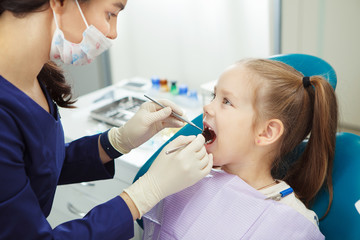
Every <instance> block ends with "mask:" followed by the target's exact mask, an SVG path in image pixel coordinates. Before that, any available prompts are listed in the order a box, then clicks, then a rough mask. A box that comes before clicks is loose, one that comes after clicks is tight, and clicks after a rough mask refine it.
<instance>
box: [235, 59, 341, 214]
mask: <svg viewBox="0 0 360 240" xmlns="http://www.w3.org/2000/svg"><path fill="white" fill-rule="evenodd" d="M238 64H241V65H243V66H245V67H246V68H247V69H249V70H250V71H251V72H252V73H253V74H254V76H255V77H254V78H253V86H254V88H255V94H254V99H253V104H254V109H255V112H256V113H255V119H254V126H256V124H258V123H259V122H260V121H262V120H266V119H279V120H281V121H282V123H283V125H284V133H283V135H282V136H281V138H280V140H279V144H278V146H279V148H278V149H277V151H276V152H275V159H274V162H273V167H272V174H273V177H280V178H282V179H284V180H285V181H286V182H287V183H288V184H289V185H290V186H291V187H292V188H293V189H294V192H295V193H296V195H297V196H298V197H299V198H300V199H301V200H302V201H303V202H304V204H305V205H306V206H307V207H310V205H311V202H312V200H313V199H314V197H315V196H316V194H317V193H318V192H319V190H320V189H321V187H322V186H323V185H326V187H327V189H328V191H329V204H328V209H327V211H326V213H325V215H324V216H326V214H327V213H328V211H329V209H330V206H331V203H332V198H333V187H332V175H331V173H332V167H333V159H334V153H335V138H336V131H337V123H338V107H337V100H336V96H335V92H334V89H333V88H332V86H331V85H330V84H329V82H328V81H326V80H325V79H324V78H323V77H321V76H311V77H310V83H311V85H310V86H308V87H305V86H304V85H303V77H304V76H303V74H302V73H300V72H298V71H297V70H295V69H294V68H292V67H291V66H289V65H287V64H284V63H282V62H278V61H273V60H267V59H245V60H242V61H240V62H239V63H238ZM308 136H309V139H308V142H307V144H306V147H305V150H304V152H303V153H302V155H301V156H300V158H299V159H298V160H296V161H295V163H293V164H292V165H291V166H290V167H289V168H287V170H286V172H285V173H284V172H283V173H282V174H281V170H282V169H284V166H285V169H286V164H288V163H287V161H286V160H285V159H286V158H285V157H286V156H287V155H288V154H289V153H290V152H291V151H293V150H294V149H295V147H296V146H298V145H299V144H300V143H301V142H302V141H303V140H304V139H306V138H307V137H308Z"/></svg>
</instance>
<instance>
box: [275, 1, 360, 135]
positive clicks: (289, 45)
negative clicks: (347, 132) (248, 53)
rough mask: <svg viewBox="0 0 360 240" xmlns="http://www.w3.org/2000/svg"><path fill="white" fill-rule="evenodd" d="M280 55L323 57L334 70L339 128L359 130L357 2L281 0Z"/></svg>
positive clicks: (359, 17) (359, 15) (359, 24)
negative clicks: (296, 54)
mask: <svg viewBox="0 0 360 240" xmlns="http://www.w3.org/2000/svg"><path fill="white" fill-rule="evenodd" d="M282 2H283V15H282V17H283V21H282V26H283V34H282V52H283V53H291V52H299V53H307V54H312V55H315V56H318V57H321V58H323V59H324V60H326V61H327V62H329V63H330V64H331V65H332V66H333V67H334V69H335V71H336V74H337V77H338V84H337V87H336V93H337V96H338V99H339V105H340V124H341V126H342V127H346V128H353V129H355V130H360V107H359V104H360V60H359V57H360V1H359V0H345V1H339V0H291V1H290V0H283V1H282Z"/></svg>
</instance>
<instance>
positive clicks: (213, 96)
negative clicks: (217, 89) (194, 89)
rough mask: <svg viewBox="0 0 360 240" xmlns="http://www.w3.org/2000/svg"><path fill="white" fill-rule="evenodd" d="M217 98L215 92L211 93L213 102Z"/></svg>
mask: <svg viewBox="0 0 360 240" xmlns="http://www.w3.org/2000/svg"><path fill="white" fill-rule="evenodd" d="M215 98H216V94H215V93H214V92H212V93H211V101H213V100H214V99H215Z"/></svg>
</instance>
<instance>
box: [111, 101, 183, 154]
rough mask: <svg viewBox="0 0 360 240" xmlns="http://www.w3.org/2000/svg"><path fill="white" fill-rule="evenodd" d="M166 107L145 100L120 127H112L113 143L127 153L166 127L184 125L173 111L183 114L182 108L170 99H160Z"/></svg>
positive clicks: (120, 150) (118, 149) (117, 148)
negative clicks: (173, 115) (173, 114)
mask: <svg viewBox="0 0 360 240" xmlns="http://www.w3.org/2000/svg"><path fill="white" fill-rule="evenodd" d="M159 102H160V103H161V104H163V105H165V106H167V107H166V108H161V107H160V106H158V105H157V104H155V103H153V102H145V103H143V104H142V105H141V106H140V109H139V111H138V112H137V113H136V114H135V115H134V116H133V117H132V118H131V119H130V120H129V121H127V122H126V124H125V125H124V126H122V127H120V128H116V127H115V128H112V129H110V131H109V133H108V136H109V141H110V143H111V145H112V146H113V147H114V148H115V149H116V150H117V151H119V152H121V153H123V154H125V153H128V152H130V151H131V150H132V149H134V148H136V147H138V146H140V145H141V144H143V143H144V142H146V141H147V140H149V139H150V138H151V137H153V136H154V135H155V134H156V133H158V132H159V131H161V130H162V129H164V128H166V127H174V128H178V127H183V126H184V123H183V122H182V121H180V120H178V119H176V118H174V117H172V116H170V115H171V113H172V111H174V112H176V113H177V114H179V115H181V116H182V115H183V111H182V110H181V108H179V107H178V106H176V105H175V104H174V103H172V102H170V101H168V100H159Z"/></svg>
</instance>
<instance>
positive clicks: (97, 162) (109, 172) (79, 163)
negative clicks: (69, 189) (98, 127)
mask: <svg viewBox="0 0 360 240" xmlns="http://www.w3.org/2000/svg"><path fill="white" fill-rule="evenodd" d="M98 141H99V134H97V135H93V136H88V137H83V138H80V139H78V140H75V141H73V142H70V143H68V144H66V146H65V148H66V157H65V161H64V165H63V167H62V170H61V174H60V179H59V184H69V183H79V182H86V181H95V180H102V179H109V178H112V177H113V176H114V174H115V166H114V160H112V161H110V162H108V163H106V164H103V163H102V162H101V159H100V157H99V145H98V144H99V143H98Z"/></svg>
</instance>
